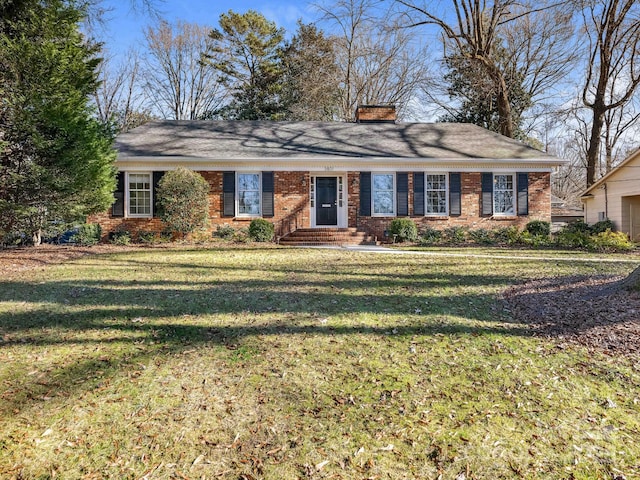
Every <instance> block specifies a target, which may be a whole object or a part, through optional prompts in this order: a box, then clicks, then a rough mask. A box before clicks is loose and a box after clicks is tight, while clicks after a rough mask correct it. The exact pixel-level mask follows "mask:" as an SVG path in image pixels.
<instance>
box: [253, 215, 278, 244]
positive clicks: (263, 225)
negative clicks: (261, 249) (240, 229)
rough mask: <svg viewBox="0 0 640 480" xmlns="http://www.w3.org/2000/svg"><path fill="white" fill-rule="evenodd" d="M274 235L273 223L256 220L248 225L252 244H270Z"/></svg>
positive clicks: (260, 219) (262, 219) (261, 219)
mask: <svg viewBox="0 0 640 480" xmlns="http://www.w3.org/2000/svg"><path fill="white" fill-rule="evenodd" d="M274 233H275V227H274V226H273V223H271V222H270V221H268V220H265V219H264V218H256V219H255V220H251V223H250V224H249V238H250V239H251V240H253V241H254V242H270V241H272V240H273V235H274Z"/></svg>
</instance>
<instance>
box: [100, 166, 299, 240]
mask: <svg viewBox="0 0 640 480" xmlns="http://www.w3.org/2000/svg"><path fill="white" fill-rule="evenodd" d="M198 173H200V175H202V176H203V177H204V179H205V180H206V181H207V182H209V185H210V186H211V190H210V191H209V224H210V225H209V227H210V228H209V230H210V231H212V232H213V231H215V230H216V228H217V226H218V225H231V226H232V227H234V228H236V229H240V228H243V227H248V226H249V223H251V220H252V218H249V217H224V216H222V174H223V172H198ZM309 181H310V176H309V173H308V172H274V190H275V193H274V205H275V209H274V210H275V211H274V214H275V215H274V217H272V218H268V220H269V221H271V222H273V224H274V225H275V231H276V236H278V237H281V236H283V235H286V234H287V233H290V232H292V231H294V230H297V229H298V228H309V227H310V226H311V220H310V218H309V190H310V188H309ZM88 222H90V223H99V224H100V225H101V226H102V234H103V240H106V239H107V238H108V235H109V233H110V232H113V231H116V230H127V231H129V232H131V233H132V234H133V235H134V236H135V235H137V233H138V232H147V231H155V232H161V231H162V229H163V225H162V222H161V221H160V219H159V218H123V217H112V216H111V210H109V211H108V212H105V213H101V214H98V215H93V216H91V217H90V218H89V219H88Z"/></svg>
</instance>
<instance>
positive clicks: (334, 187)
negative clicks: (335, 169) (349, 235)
mask: <svg viewBox="0 0 640 480" xmlns="http://www.w3.org/2000/svg"><path fill="white" fill-rule="evenodd" d="M316 225H331V226H336V225H338V179H337V178H336V177H316Z"/></svg>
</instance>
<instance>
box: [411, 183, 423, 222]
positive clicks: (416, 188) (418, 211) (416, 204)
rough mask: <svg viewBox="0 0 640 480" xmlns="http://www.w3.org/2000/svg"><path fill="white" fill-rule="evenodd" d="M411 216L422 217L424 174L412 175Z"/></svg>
mask: <svg viewBox="0 0 640 480" xmlns="http://www.w3.org/2000/svg"><path fill="white" fill-rule="evenodd" d="M413 214H414V215H418V216H424V173H422V172H414V173H413Z"/></svg>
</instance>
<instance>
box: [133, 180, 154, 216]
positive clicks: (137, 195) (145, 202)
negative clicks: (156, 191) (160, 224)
mask: <svg viewBox="0 0 640 480" xmlns="http://www.w3.org/2000/svg"><path fill="white" fill-rule="evenodd" d="M127 186H128V191H129V192H128V193H129V211H128V215H129V216H130V217H150V216H151V214H152V212H151V205H152V203H151V201H152V200H151V174H150V173H129V174H128V181H127Z"/></svg>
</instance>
